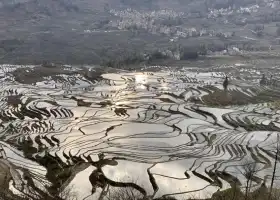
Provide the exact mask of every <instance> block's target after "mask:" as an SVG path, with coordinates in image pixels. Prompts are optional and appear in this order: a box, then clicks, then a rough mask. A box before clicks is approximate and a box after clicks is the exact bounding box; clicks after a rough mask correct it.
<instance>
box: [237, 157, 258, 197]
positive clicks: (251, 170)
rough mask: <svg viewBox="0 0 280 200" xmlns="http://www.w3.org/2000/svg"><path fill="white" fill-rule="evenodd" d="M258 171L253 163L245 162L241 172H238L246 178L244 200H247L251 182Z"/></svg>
mask: <svg viewBox="0 0 280 200" xmlns="http://www.w3.org/2000/svg"><path fill="white" fill-rule="evenodd" d="M259 170H260V169H259V168H258V165H257V163H256V162H255V161H251V160H245V161H244V164H243V165H242V170H240V172H241V174H242V175H243V176H244V177H245V178H246V185H245V198H244V199H245V200H247V199H248V195H249V192H250V191H251V188H252V182H253V180H254V178H255V175H256V173H257V172H258V171H259Z"/></svg>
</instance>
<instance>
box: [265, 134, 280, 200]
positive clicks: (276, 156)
mask: <svg viewBox="0 0 280 200" xmlns="http://www.w3.org/2000/svg"><path fill="white" fill-rule="evenodd" d="M279 151H280V149H279V134H277V141H276V152H275V159H274V167H273V172H272V178H271V184H270V191H269V198H268V199H269V200H270V199H271V196H272V188H273V184H274V179H275V173H276V166H277V162H278V154H279Z"/></svg>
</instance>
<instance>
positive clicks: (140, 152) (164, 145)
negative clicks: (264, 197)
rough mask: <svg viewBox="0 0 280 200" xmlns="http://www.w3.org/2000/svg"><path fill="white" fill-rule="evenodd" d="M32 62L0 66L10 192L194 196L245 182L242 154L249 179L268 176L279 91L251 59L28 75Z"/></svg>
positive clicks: (279, 119) (5, 177)
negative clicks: (251, 172)
mask: <svg viewBox="0 0 280 200" xmlns="http://www.w3.org/2000/svg"><path fill="white" fill-rule="evenodd" d="M18 68H21V69H24V70H25V73H26V76H25V79H24V78H22V77H20V78H18V77H17V76H16V74H15V72H16V70H17V69H18ZM35 68H36V67H35V66H12V65H2V66H1V67H0V76H1V87H0V98H1V101H0V107H1V111H0V122H1V123H0V139H1V140H0V153H1V154H0V156H1V159H0V168H1V170H0V172H1V173H0V181H1V182H2V183H3V185H4V187H6V188H9V189H10V190H11V192H12V193H14V194H18V195H27V194H28V195H31V196H36V195H37V196H38V195H39V196H40V195H41V196H42V195H43V194H44V193H52V192H53V191H54V190H55V189H56V188H61V189H62V190H66V189H67V188H73V189H74V191H75V193H76V195H77V196H78V199H85V200H86V199H88V200H89V199H98V197H99V196H100V195H101V193H102V195H104V194H105V195H106V193H104V191H105V190H106V188H107V189H108V187H110V188H114V187H132V188H134V189H136V190H138V191H139V192H140V193H142V194H143V195H144V196H150V197H153V198H156V197H161V196H174V197H176V198H178V199H180V198H181V197H188V196H192V195H195V196H199V197H201V198H203V197H208V196H209V195H211V194H213V193H214V192H216V191H217V190H223V189H226V188H228V187H230V186H233V185H236V184H237V185H238V186H240V187H244V185H245V182H246V179H245V177H244V176H243V174H244V173H242V170H243V168H242V166H243V165H244V163H245V162H246V161H248V160H250V161H252V162H256V163H257V164H258V168H259V170H258V172H257V174H256V177H255V178H254V182H253V187H257V186H259V185H261V184H262V183H263V181H264V180H266V183H267V184H268V183H269V180H270V178H271V175H272V166H273V162H274V156H275V146H276V142H277V135H278V134H279V131H280V110H279V106H278V104H279V103H278V101H279V97H280V91H279V87H277V84H274V86H272V85H269V86H267V85H265V86H260V85H259V81H260V78H261V74H262V72H261V71H260V70H258V69H251V68H246V66H243V65H242V66H235V67H234V68H233V67H231V68H219V67H216V68H209V69H190V68H181V69H179V70H173V71H172V70H170V69H168V68H162V69H161V70H160V69H159V68H158V69H157V70H155V68H153V70H152V71H151V70H150V69H151V68H148V69H146V71H144V70H142V71H139V72H128V71H117V70H111V71H110V70H107V71H105V70H104V72H102V73H100V72H97V71H96V69H95V68H92V69H90V70H88V71H87V72H88V73H89V72H90V73H91V76H87V75H85V74H86V73H82V72H81V70H80V69H78V68H71V67H69V66H68V67H67V72H69V73H68V74H59V73H57V74H55V75H53V74H52V75H49V76H43V75H42V77H41V79H42V80H41V81H38V80H37V79H36V81H33V82H32V80H31V78H34V77H36V76H40V74H35V75H34V71H36V70H35ZM83 70H85V69H83ZM275 70H276V71H277V69H275ZM70 71H71V73H70ZM237 73H238V75H237ZM92 74H93V75H94V74H99V75H96V76H92ZM226 75H228V76H229V77H230V84H229V86H228V90H227V91H224V89H223V87H222V83H223V81H224V78H225V76H226ZM90 77H91V78H90ZM92 77H94V78H92ZM36 78H38V77H36ZM277 78H278V74H277V73H275V75H274V77H273V80H274V83H277V81H278V80H277ZM26 82H28V84H26ZM277 175H280V171H279V169H277ZM276 182H279V183H280V180H278V177H277V178H276ZM276 184H277V183H276ZM102 190H103V192H102Z"/></svg>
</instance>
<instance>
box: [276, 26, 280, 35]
mask: <svg viewBox="0 0 280 200" xmlns="http://www.w3.org/2000/svg"><path fill="white" fill-rule="evenodd" d="M276 35H277V36H280V27H278V28H277V29H276Z"/></svg>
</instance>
